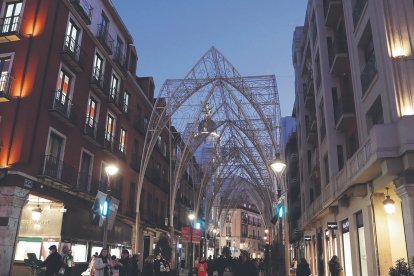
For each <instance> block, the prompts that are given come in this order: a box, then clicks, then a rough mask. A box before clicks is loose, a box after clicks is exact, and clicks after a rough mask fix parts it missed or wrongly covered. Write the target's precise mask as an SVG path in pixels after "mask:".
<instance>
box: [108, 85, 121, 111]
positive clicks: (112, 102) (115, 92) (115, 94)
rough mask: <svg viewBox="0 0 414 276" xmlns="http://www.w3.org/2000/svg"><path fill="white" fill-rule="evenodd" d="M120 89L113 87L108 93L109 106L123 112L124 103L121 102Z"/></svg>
mask: <svg viewBox="0 0 414 276" xmlns="http://www.w3.org/2000/svg"><path fill="white" fill-rule="evenodd" d="M119 94H120V93H119V89H117V88H111V89H110V90H109V95H108V104H109V106H110V107H111V108H112V109H113V110H114V111H115V112H117V113H118V114H120V113H122V105H121V104H119V102H120V101H119Z"/></svg>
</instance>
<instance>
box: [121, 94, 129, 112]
mask: <svg viewBox="0 0 414 276" xmlns="http://www.w3.org/2000/svg"><path fill="white" fill-rule="evenodd" d="M128 108H129V93H128V92H126V91H125V92H124V104H123V106H122V111H123V112H124V113H128Z"/></svg>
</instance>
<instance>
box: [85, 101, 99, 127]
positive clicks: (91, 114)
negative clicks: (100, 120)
mask: <svg viewBox="0 0 414 276" xmlns="http://www.w3.org/2000/svg"><path fill="white" fill-rule="evenodd" d="M97 106H98V104H97V101H96V100H95V99H94V98H93V97H89V102H88V109H87V111H86V112H87V114H86V120H87V124H88V125H89V126H90V127H94V126H95V118H96V117H97V116H96V115H97V114H96V112H97V110H96V108H97Z"/></svg>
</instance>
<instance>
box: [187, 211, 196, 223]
mask: <svg viewBox="0 0 414 276" xmlns="http://www.w3.org/2000/svg"><path fill="white" fill-rule="evenodd" d="M188 219H189V220H191V221H193V220H194V219H195V215H194V214H193V213H191V214H189V215H188Z"/></svg>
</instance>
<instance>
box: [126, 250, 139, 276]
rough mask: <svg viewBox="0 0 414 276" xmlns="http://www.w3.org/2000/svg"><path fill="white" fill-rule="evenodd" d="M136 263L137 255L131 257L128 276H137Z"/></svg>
mask: <svg viewBox="0 0 414 276" xmlns="http://www.w3.org/2000/svg"><path fill="white" fill-rule="evenodd" d="M138 261H139V260H138V254H134V255H132V258H131V260H130V270H129V274H128V276H129V275H131V276H135V275H138Z"/></svg>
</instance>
